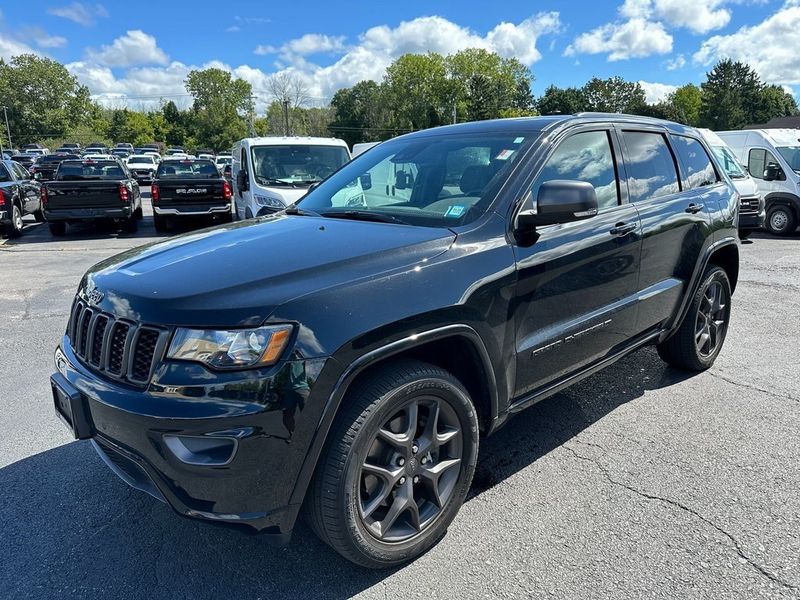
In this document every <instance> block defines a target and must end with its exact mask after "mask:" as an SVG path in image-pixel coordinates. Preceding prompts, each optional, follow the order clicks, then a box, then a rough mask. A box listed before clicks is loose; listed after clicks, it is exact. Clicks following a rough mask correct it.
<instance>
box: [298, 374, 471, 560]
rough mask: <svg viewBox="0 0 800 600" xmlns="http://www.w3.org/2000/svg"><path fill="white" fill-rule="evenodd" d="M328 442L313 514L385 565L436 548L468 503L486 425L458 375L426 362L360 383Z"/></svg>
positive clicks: (353, 550)
mask: <svg viewBox="0 0 800 600" xmlns="http://www.w3.org/2000/svg"><path fill="white" fill-rule="evenodd" d="M342 406H343V408H342V409H341V410H342V412H341V414H340V415H339V416H338V417H337V419H336V422H335V423H334V426H333V427H332V429H331V432H330V434H329V436H328V442H327V444H326V447H325V449H324V451H323V454H322V456H321V457H320V462H319V465H318V466H317V472H316V473H315V475H314V481H313V483H312V485H311V488H310V489H309V497H308V501H307V505H306V515H307V517H308V520H309V522H310V524H311V526H312V528H313V529H314V531H315V532H316V533H317V535H318V536H319V537H320V538H321V539H322V540H324V541H325V542H327V543H328V544H329V545H330V546H332V547H333V549H334V550H336V551H337V552H339V553H340V554H341V555H342V556H344V557H345V558H347V559H349V560H351V561H353V562H355V563H356V564H359V565H362V566H365V567H371V568H385V567H391V566H393V565H398V564H401V563H403V562H406V561H409V560H412V559H414V558H416V557H417V556H419V555H420V554H422V553H423V552H425V551H426V550H428V549H429V548H430V547H431V546H433V545H434V544H435V543H436V542H437V541H438V540H439V539H441V537H442V536H443V535H444V533H445V531H446V530H447V527H448V525H449V524H450V522H451V521H452V520H453V518H455V516H456V513H457V512H458V510H459V508H460V507H461V505H462V503H463V502H464V498H465V497H466V495H467V492H468V491H469V486H470V484H471V482H472V475H473V473H474V472H475V463H476V461H477V456H478V419H477V414H476V412H475V407H474V406H473V404H472V401H471V400H470V397H469V394H468V392H467V391H466V389H465V388H464V386H463V385H462V384H461V382H460V381H459V380H458V379H456V378H455V377H454V376H453V375H452V374H450V373H448V372H447V371H445V370H443V369H441V368H439V367H436V366H434V365H430V364H427V363H422V362H418V361H410V360H408V361H402V362H397V363H394V364H390V365H386V366H384V367H381V368H379V369H377V370H375V371H373V372H372V373H370V374H369V375H367V376H365V377H364V378H362V379H361V380H360V381H358V382H356V383H355V384H354V387H353V388H352V389H351V390H349V391H348V394H347V396H346V397H345V398H344V399H343V401H342Z"/></svg>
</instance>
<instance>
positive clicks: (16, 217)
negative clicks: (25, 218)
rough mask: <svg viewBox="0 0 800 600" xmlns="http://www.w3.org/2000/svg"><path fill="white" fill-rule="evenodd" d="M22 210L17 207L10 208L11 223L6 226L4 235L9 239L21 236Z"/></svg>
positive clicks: (14, 205)
mask: <svg viewBox="0 0 800 600" xmlns="http://www.w3.org/2000/svg"><path fill="white" fill-rule="evenodd" d="M23 227H24V224H23V223H22V210H21V209H20V207H19V205H17V204H13V205H12V206H11V223H9V224H8V225H7V226H6V235H8V237H10V238H16V237H19V236H21V235H22V228H23Z"/></svg>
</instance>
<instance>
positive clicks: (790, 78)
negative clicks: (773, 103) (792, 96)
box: [692, 1, 800, 85]
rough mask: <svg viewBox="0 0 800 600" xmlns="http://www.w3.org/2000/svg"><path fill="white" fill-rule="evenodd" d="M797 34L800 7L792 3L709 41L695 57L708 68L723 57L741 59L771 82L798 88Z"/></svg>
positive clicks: (799, 80) (799, 76) (799, 25)
mask: <svg viewBox="0 0 800 600" xmlns="http://www.w3.org/2000/svg"><path fill="white" fill-rule="evenodd" d="M798 31H800V5H798V3H797V2H792V1H790V2H787V3H786V4H784V6H783V8H782V9H781V10H778V11H777V12H776V13H774V14H773V15H771V16H770V17H768V18H766V19H765V20H764V21H762V22H761V23H759V24H757V25H752V26H745V27H742V28H741V29H739V30H738V31H736V32H734V33H731V34H730V35H715V36H713V37H711V38H709V39H707V40H706V41H705V42H703V45H702V46H701V47H700V50H698V51H697V52H696V53H695V54H694V56H693V57H692V58H693V59H694V61H695V62H696V63H699V64H702V65H705V66H709V65H711V64H712V63H714V62H716V61H718V60H721V59H724V58H730V59H733V60H739V61H742V62H746V63H747V64H749V65H750V66H751V67H753V68H754V69H755V70H756V72H757V73H758V74H759V75H760V76H761V77H762V79H764V80H766V81H767V82H769V83H786V84H793V85H797V84H800V60H798V54H797V32H798Z"/></svg>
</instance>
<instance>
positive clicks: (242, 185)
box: [236, 169, 249, 196]
mask: <svg viewBox="0 0 800 600" xmlns="http://www.w3.org/2000/svg"><path fill="white" fill-rule="evenodd" d="M248 184H249V181H248V180H247V171H245V170H243V169H239V171H238V172H237V173H236V189H238V190H239V195H240V196H241V194H242V192H246V191H247V187H248Z"/></svg>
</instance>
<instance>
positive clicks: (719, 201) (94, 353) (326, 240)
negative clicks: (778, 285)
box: [51, 114, 739, 567]
mask: <svg viewBox="0 0 800 600" xmlns="http://www.w3.org/2000/svg"><path fill="white" fill-rule="evenodd" d="M738 204H739V203H738V197H737V194H736V192H735V190H734V187H733V185H732V184H731V182H730V181H729V180H728V178H727V177H726V176H725V175H724V174H723V172H722V171H721V169H720V168H719V166H718V165H717V163H716V162H715V159H714V157H713V154H712V153H711V152H710V151H709V149H708V147H707V146H706V144H705V143H704V142H703V139H702V138H701V137H700V135H699V134H698V133H697V132H696V131H695V130H694V129H691V128H687V127H684V126H681V125H676V124H674V123H668V122H664V121H658V120H652V119H647V118H639V117H628V116H622V115H609V114H581V115H575V116H554V117H540V118H529V119H508V120H500V121H485V122H478V123H469V124H463V125H454V126H448V127H442V128H438V129H430V130H427V131H421V132H417V133H413V134H410V135H406V136H403V137H400V138H396V139H394V140H391V141H388V142H384V143H382V144H381V145H380V146H377V147H376V148H374V149H372V150H370V151H369V152H367V153H365V154H363V155H361V156H360V157H358V158H357V159H355V160H354V161H352V162H350V163H349V164H347V165H345V166H343V167H342V168H341V169H339V170H338V171H337V172H336V173H334V174H333V175H331V176H330V177H329V178H328V179H326V180H325V181H324V182H322V183H321V184H320V185H319V186H318V187H316V188H315V189H313V190H312V191H311V192H310V193H309V194H308V195H307V196H305V198H303V199H302V200H300V201H299V202H298V203H297V204H295V205H293V206H291V207H289V208H288V209H286V210H285V211H284V212H281V213H278V214H275V215H272V216H269V217H265V218H259V219H256V220H250V221H246V222H239V223H234V224H228V225H223V226H220V227H216V228H212V229H207V230H205V231H201V232H193V233H191V234H188V235H184V236H179V237H175V238H172V239H169V240H166V241H162V242H159V243H156V244H152V245H149V246H144V247H141V248H138V249H135V250H131V251H128V252H126V253H124V254H121V255H119V256H117V257H114V258H111V259H108V260H106V261H104V262H102V263H100V264H98V265H97V266H95V267H94V268H92V269H91V270H90V271H89V272H88V273H87V274H86V276H85V277H84V279H83V280H82V282H81V283H80V287H79V290H78V294H77V297H76V298H75V301H74V304H73V306H72V312H71V316H70V319H69V324H68V326H67V330H66V333H65V335H64V337H63V339H62V341H61V343H60V345H59V347H58V349H57V350H56V356H55V362H56V366H57V372H56V373H55V374H54V375H53V376H52V379H51V384H52V388H53V395H54V402H55V406H56V410H57V412H58V414H59V415H60V416H61V417H62V418H63V419H64V420H65V422H66V423H67V424H68V426H69V427H70V428H71V429H72V431H73V432H74V434H75V436H76V437H77V438H81V439H91V440H92V443H93V444H94V447H95V448H96V450H97V451H98V453H99V454H100V456H101V457H102V458H103V460H104V461H105V462H106V463H107V464H108V466H109V467H110V468H111V469H112V470H113V471H114V472H116V473H117V474H118V475H119V476H120V477H122V478H123V479H124V480H125V481H127V482H128V483H130V484H131V485H133V486H135V487H137V488H140V489H142V490H144V491H146V492H148V493H150V494H151V495H153V496H155V497H156V498H158V499H160V500H162V501H164V502H166V503H168V504H169V505H170V506H171V507H173V508H174V509H175V510H176V511H177V512H179V513H180V514H183V515H186V516H190V517H195V518H199V519H205V520H209V521H214V522H217V523H227V524H230V525H234V526H239V527H242V528H245V529H249V530H251V531H260V532H263V533H266V534H270V535H272V536H273V537H274V538H277V539H278V540H283V541H285V540H287V539H288V538H289V535H290V533H291V531H292V527H293V525H294V523H295V520H296V518H297V516H298V514H299V512H300V510H301V507H302V508H304V512H305V513H306V515H307V517H308V519H309V521H310V523H311V525H312V527H313V528H314V530H315V531H316V532H317V533H318V534H319V536H320V537H321V538H322V539H323V540H325V541H326V542H327V543H328V544H330V545H331V546H332V547H333V548H335V549H336V550H337V551H338V552H340V553H341V554H342V555H344V556H345V557H347V558H348V559H350V560H352V561H354V562H356V563H358V564H361V565H365V566H369V567H386V566H390V565H395V564H398V563H401V562H403V561H406V560H409V559H412V558H414V557H416V556H418V555H419V554H420V553H422V552H424V551H425V550H426V549H427V548H429V547H430V546H432V545H433V544H434V543H435V542H436V541H437V540H438V539H439V538H441V536H442V535H443V534H444V532H445V530H446V528H447V526H448V525H449V524H450V522H451V521H452V520H453V518H454V517H455V516H456V513H457V512H458V510H459V507H460V506H461V504H462V502H463V501H464V498H465V496H466V494H467V491H468V489H469V487H470V482H471V479H472V475H473V471H474V469H475V463H476V460H477V456H478V439H479V435H480V434H490V433H492V432H494V431H496V430H497V429H498V428H499V427H500V426H501V425H502V424H503V423H504V422H505V421H506V420H507V419H508V418H509V417H510V416H511V415H513V414H514V413H517V412H519V411H520V410H522V409H524V408H526V407H528V406H530V405H532V404H533V403H535V402H537V401H539V400H541V399H543V398H545V397H547V396H548V395H551V394H553V393H554V392H557V391H558V390H560V389H562V388H564V387H565V386H568V385H570V384H572V383H574V382H576V381H578V380H579V379H581V378H583V377H586V376H587V375H590V374H591V373H593V372H595V371H597V370H598V369H601V368H603V367H605V366H607V365H609V364H611V363H613V362H614V361H615V360H617V359H619V358H620V357H622V356H624V355H626V354H628V353H630V352H632V351H634V350H636V349H638V348H641V347H642V346H645V345H647V344H654V345H656V347H657V348H658V352H659V353H660V355H661V356H662V357H663V358H664V360H666V361H667V362H668V363H669V364H671V365H674V366H676V367H680V368H684V369H689V370H694V371H700V370H702V369H707V368H708V367H710V366H711V365H712V364H713V362H714V360H715V359H716V357H717V355H718V354H719V352H720V350H721V348H722V345H723V342H724V340H725V334H726V330H727V327H728V321H729V317H730V310H731V293H732V291H733V289H734V287H735V285H736V279H737V273H738V260H739V258H738V245H737V244H738V241H737V229H736V227H737V216H738V215H737V210H738Z"/></svg>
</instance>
